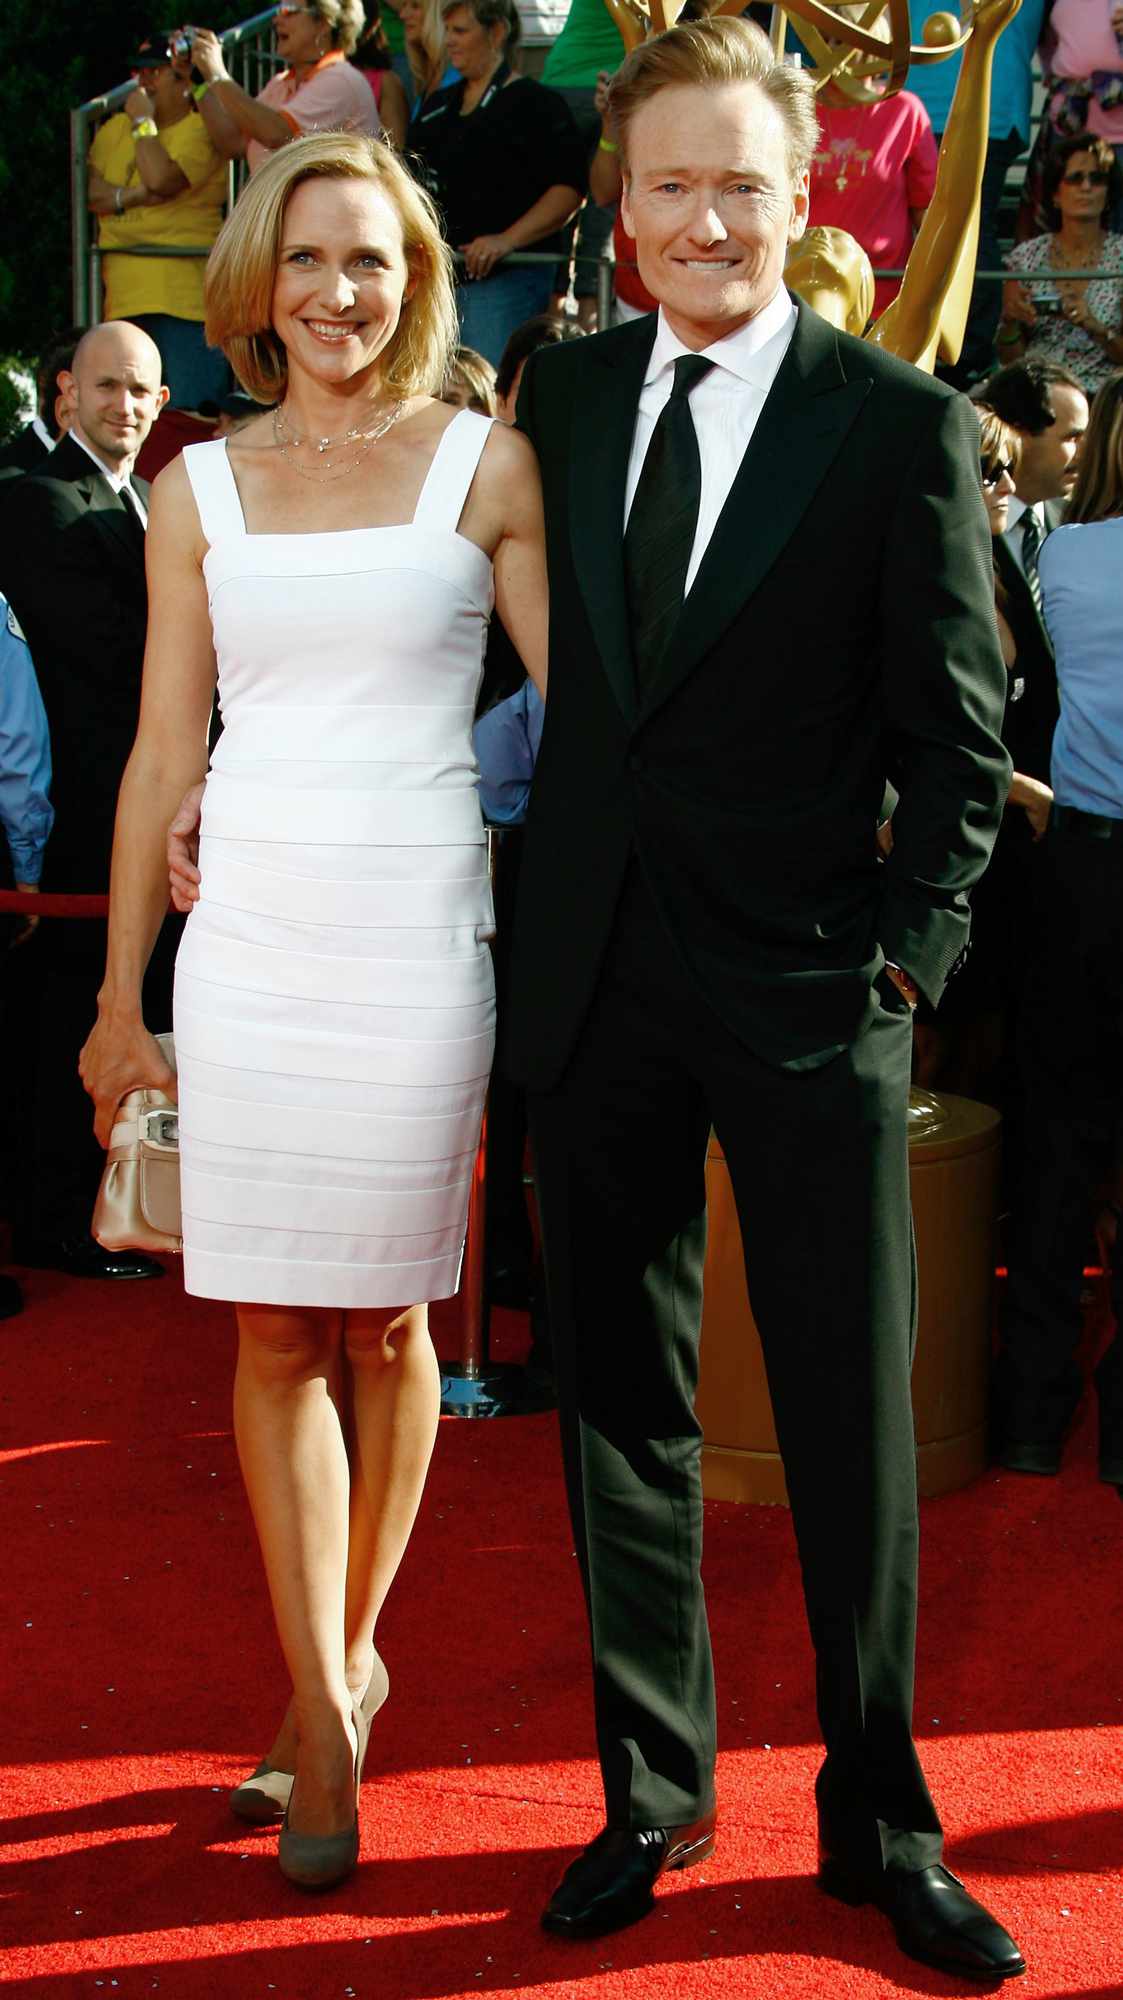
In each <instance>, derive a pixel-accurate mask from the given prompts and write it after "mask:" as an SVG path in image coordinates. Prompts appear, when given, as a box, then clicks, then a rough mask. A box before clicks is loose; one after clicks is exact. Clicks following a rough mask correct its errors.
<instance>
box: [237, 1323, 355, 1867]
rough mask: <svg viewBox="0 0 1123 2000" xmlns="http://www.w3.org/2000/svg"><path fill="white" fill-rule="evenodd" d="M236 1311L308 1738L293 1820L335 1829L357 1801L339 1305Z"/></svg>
mask: <svg viewBox="0 0 1123 2000" xmlns="http://www.w3.org/2000/svg"><path fill="white" fill-rule="evenodd" d="M237 1316H238V1368H237V1373H236V1376H235V1381H234V1435H235V1438H236V1440H237V1445H238V1457H239V1460H240V1462H241V1467H242V1477H243V1478H244V1480H245V1483H246V1492H247V1494H248V1495H249V1501H250V1507H251V1509H252V1511H253V1517H254V1522H255V1525H256V1527H257V1534H258V1540H259V1542H260V1544H261V1553H262V1557H263V1559H264V1563H265V1574H266V1578H267V1580H268V1584H269V1595H270V1598H271V1600H272V1605H273V1615H274V1618H275V1619H276V1623H277V1632H278V1636H279V1638H280V1641H281V1647H282V1650H283V1652H284V1655H285V1659H286V1662H287V1664H288V1669H289V1673H290V1675H291V1676H292V1684H293V1697H294V1708H295V1716H294V1720H295V1724H296V1728H297V1731H298V1733H299V1738H300V1746H301V1751H300V1759H299V1770H298V1774H297V1785H296V1787H295V1788H294V1792H293V1799H292V1804H291V1806H290V1813H289V1817H290V1823H291V1824H292V1825H293V1826H294V1827H295V1828H296V1829H297V1830H298V1831H300V1832H303V1833H315V1834H327V1833H336V1832H339V1831H341V1830H342V1829H343V1828H344V1827H346V1826H347V1825H349V1823H350V1821H351V1820H352V1818H353V1816H354V1810H355V1807H354V1786H353V1760H354V1734H353V1729H352V1724H351V1702H350V1695H349V1693H348V1688H347V1678H346V1665H345V1644H344V1630H345V1625H344V1619H345V1607H346V1578H347V1547H348V1534H349V1528H348V1509H349V1504H350V1478H349V1472H348V1465H347V1450H346V1446H345V1443H344V1436H343V1427H342V1425H341V1424H340V1420H339V1412H338V1410H337V1408H336V1404H335V1401H334V1399H333V1395H332V1378H333V1373H334V1371H335V1370H337V1368H338V1360H337V1358H336V1357H337V1356H338V1352H339V1345H340V1340H341V1336H342V1315H341V1314H339V1313H338V1312H325V1311H321V1310H315V1309H308V1310H296V1309H293V1310H287V1309H284V1308H281V1307H273V1306H239V1307H238V1309H237Z"/></svg>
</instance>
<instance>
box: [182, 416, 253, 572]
mask: <svg viewBox="0 0 1123 2000" xmlns="http://www.w3.org/2000/svg"><path fill="white" fill-rule="evenodd" d="M183 462H184V464H185V466H186V467H187V477H188V479H189V480H190V481H191V491H192V493H193V494H194V495H195V505H196V507H197V508H198V509H199V520H200V522H201V524H202V529H203V533H204V535H205V536H206V538H207V540H208V542H209V543H210V545H211V547H212V548H213V547H214V545H215V543H216V542H222V541H229V540H230V538H231V536H233V535H239V536H241V535H244V534H245V532H246V523H245V519H244V516H243V514H242V503H241V501H240V499H239V498H238V488H237V484H236V483H235V479H234V474H233V473H232V472H231V470H230V460H229V459H228V457H227V455H226V439H225V438H213V439H211V440H210V441H209V442H208V443H207V444H189V445H185V446H184V450H183Z"/></svg>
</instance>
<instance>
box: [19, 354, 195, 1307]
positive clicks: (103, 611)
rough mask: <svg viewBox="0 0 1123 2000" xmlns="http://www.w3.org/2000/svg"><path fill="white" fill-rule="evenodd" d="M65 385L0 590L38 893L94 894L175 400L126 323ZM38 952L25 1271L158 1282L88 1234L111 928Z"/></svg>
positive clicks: (120, 755) (132, 714)
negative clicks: (152, 496) (37, 747)
mask: <svg viewBox="0 0 1123 2000" xmlns="http://www.w3.org/2000/svg"><path fill="white" fill-rule="evenodd" d="M60 383H61V387H62V391H63V394H64V397H65V400H66V405H67V409H68V413H69V422H70V428H69V433H68V435H67V436H66V437H65V438H64V439H62V441H61V442H60V443H59V444H58V445H56V447H55V449H54V451H53V452H52V453H51V454H50V456H49V458H45V459H44V462H43V466H42V469H41V470H39V471H37V472H34V473H30V474H28V475H27V476H26V477H25V478H22V479H18V480H10V481H5V482H4V483H3V485H2V486H0V496H2V499H0V507H2V522H3V535H2V538H0V547H2V549H3V565H2V567H3V575H2V578H0V582H2V585H3V588H4V590H5V591H6V593H7V595H8V597H9V598H10V600H11V602H12V605H13V607H14V609H15V611H16V615H17V617H18V618H19V620H20V623H21V625H22V626H23V629H24V631H25V632H26V634H27V638H28V643H29V644H30V646H31V649H32V656H33V658H34V660H35V666H36V671H37V673H38V676H39V683H40V687H41V689H42V693H43V701H44V705H45V707H46V710H47V720H48V723H49V725H50V732H51V754H52V763H53V779H52V786H51V798H52V803H53V805H54V809H55V825H54V831H53V832H52V834H51V838H50V842H49V844H48V847H47V855H46V861H45V864H44V869H43V879H42V887H43V889H44V890H45V891H56V892H66V891H74V892H78V893H84V894H90V893H93V894H98V893H104V892H105V891H106V890H107V889H108V886H109V857H110V850H111V847H112V841H113V820H114V814H115V812H116V804H117V788H118V785H119V783H120V780H121V774H122V772H123V770H124V767H125V762H126V760H127V758H128V755H129V751H130V749H131V748H132V742H133V738H134V736H135V734H136V725H137V715H138V712H139V707H140V679H141V665H142V662H143V658H144V641H145V630H146V625H147V617H148V603H147V593H146V589H145V580H144V532H145V525H146V521H147V497H148V488H147V486H146V484H145V482H144V481H143V480H137V479H134V478H133V476H132V468H133V464H134V462H135V459H136V456H137V453H138V452H139V450H140V448H141V445H142V444H143V443H144V440H145V438H146V437H147V435H148V432H149V430H150V429H151V427H152V423H153V421H154V419H155V417H156V416H157V414H158V412H159V411H160V409H161V408H162V407H163V404H164V403H165V402H166V401H167V393H168V392H167V390H166V389H165V388H164V387H163V386H162V383H161V365H160V356H159V353H158V351H157V349H156V347H155V345H154V344H153V342H152V341H151V340H150V339H149V337H148V335H147V334H146V333H144V332H142V331H141V329H140V328H139V327H135V326H132V325H130V324H129V322H128V321H124V320H122V321H112V322H109V323H107V324H106V325H104V326H99V327H94V328H92V329H91V330H90V331H89V332H88V333H87V334H86V335H85V336H84V337H83V339H82V340H81V341H80V343H79V345H78V347H77V349H76V351H75V354H74V359H73V366H72V368H71V369H69V370H67V371H64V372H63V374H62V375H61V377H60ZM36 951H37V953H38V956H39V958H40V961H41V965H40V970H41V973H42V980H43V984H42V992H41V995H40V997H39V1001H38V1009H37V1020H36V1026H37V1031H38V1059H37V1061H35V1062H33V1063H32V1064H31V1065H30V1066H29V1068H30V1069H31V1070H32V1071H33V1072H34V1080H33V1085H32V1088H33V1106H32V1110H31V1121H32V1127H31V1129H32V1139H31V1153H32V1158H31V1164H30V1172H29V1179H28V1185H27V1187H26V1189H25V1213H24V1217H23V1222H22V1229H21V1235H20V1239H19V1241H18V1242H17V1249H18V1251H19V1253H20V1256H21V1259H22V1260H23V1261H25V1262H31V1263H42V1264H49V1265H52V1266H57V1267H58V1268H61V1269H65V1270H68V1271H71V1272H73V1273H75V1274H77V1275H82V1276H90V1277H141V1276H155V1275H158V1274H159V1272H160V1270H161V1267H160V1265H158V1264H156V1263H154V1262H153V1260H152V1259H151V1258H144V1257H140V1256H138V1255H136V1254H135V1253H133V1252H121V1253H112V1254H111V1253H109V1252H106V1251H103V1250H101V1249H99V1247H98V1245H97V1244H95V1243H94V1242H93V1241H92V1239H91V1237H90V1234H89V1219H90V1211H91V1208H92V1205H93V1197H94V1194H95V1193H96V1190H97V1181H98V1176H99V1174H100V1170H101V1166H102V1164H103V1161H102V1157H101V1153H100V1150H99V1148H98V1146H97V1144H96V1142H95V1141H94V1138H93V1135H92V1132H91V1131H90V1121H89V1108H88V1104H87V1100H86V1096H85V1093H84V1091H83V1089H82V1086H81V1082H80V1080H79V1078H78V1072H77V1063H78V1053H79V1050H80V1049H81V1047H82V1043H83V1042H84V1041H85V1038H86V1036H87V1034H88V1033H89V1028H90V1023H91V1021H92V1020H93V1019H94V1016H95V1014H96V1011H97V990H98V986H99V984H100V981H101V975H102V971H103V968H104V963H105V924H104V921H99V920H90V919H67V920H62V919H56V920H52V921H51V922H50V923H49V924H47V923H45V924H44V925H43V926H42V927H41V930H40V937H39V940H37V944H36ZM167 970H170V968H167V969H166V970H165V973H164V976H165V980H166V972H167ZM155 977H156V978H157V979H159V978H160V977H161V964H160V961H159V960H157V961H156V972H155ZM166 1005H168V1006H170V1000H169V1001H168V1002H167V1003H166ZM161 1018H170V1014H166V1013H162V1014H161Z"/></svg>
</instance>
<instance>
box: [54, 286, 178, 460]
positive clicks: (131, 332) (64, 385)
mask: <svg viewBox="0 0 1123 2000" xmlns="http://www.w3.org/2000/svg"><path fill="white" fill-rule="evenodd" d="M59 386H60V387H61V389H62V391H63V395H64V397H65V401H66V408H67V411H68V413H69V417H70V424H71V428H72V429H74V430H77V431H78V432H79V434H80V435H81V436H82V437H83V438H84V439H85V441H86V443H87V444H88V445H89V446H90V449H91V450H92V451H95V452H96V453H97V454H98V457H99V458H101V459H103V460H104V461H105V463H106V464H107V465H110V466H112V467H114V468H115V469H117V470H119V471H121V472H127V471H128V470H129V469H130V467H131V465H132V462H133V460H134V459H135V457H136V455H137V453H138V451H139V450H140V448H141V445H142V444H143V443H144V440H145V438H146V437H147V436H148V433H149V431H150V430H151V429H152V425H153V423H154V422H155V420H156V418H157V416H158V415H159V413H160V411H161V410H162V408H163V406H164V404H165V403H166V402H167V400H168V392H167V390H166V389H165V388H163V387H162V386H161V383H160V357H159V354H158V353H157V351H156V348H155V347H154V346H153V344H152V342H151V341H150V340H149V339H148V337H147V335H146V334H143V333H141V331H140V328H139V327H132V326H129V325H128V324H127V322H124V321H122V322H120V323H119V324H116V325H108V326H103V327H99V328H98V330H97V331H96V333H93V334H91V335H88V336H87V338H86V339H85V340H84V341H83V342H82V343H81V346H80V348H79V351H78V353H77V354H76V355H75V357H74V368H73V371H72V372H67V373H64V374H62V375H60V376H59Z"/></svg>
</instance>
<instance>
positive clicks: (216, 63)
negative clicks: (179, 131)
mask: <svg viewBox="0 0 1123 2000" xmlns="http://www.w3.org/2000/svg"><path fill="white" fill-rule="evenodd" d="M191 60H192V62H193V63H194V65H195V68H196V69H197V70H198V71H199V74H200V76H201V77H202V78H203V80H204V82H205V83H206V84H207V86H208V88H207V92H206V95H205V96H204V97H203V98H202V99H201V100H200V109H201V111H202V113H203V117H204V120H205V122H206V127H207V130H208V132H209V133H210V135H211V138H212V139H213V140H214V143H215V145H216V147H217V148H218V150H219V152H220V153H223V154H224V155H225V157H226V158H227V159H232V158H235V157H237V155H236V154H234V153H232V152H231V150H230V147H229V144H228V143H227V144H224V143H223V139H222V137H221V134H222V133H223V132H227V133H229V129H230V126H231V125H233V127H234V128H235V130H236V131H237V132H238V134H239V136H240V139H241V142H242V143H241V145H240V146H239V147H238V152H239V153H240V152H242V151H244V149H245V141H246V140H247V139H256V140H257V142H258V144H259V145H261V146H268V147H270V149H271V150H272V151H274V152H275V151H276V150H277V148H278V147H279V146H287V145H288V143H289V140H290V139H292V138H293V137H294V136H295V134H294V132H293V127H292V124H291V123H290V121H289V119H287V118H285V117H284V116H283V115H282V113H281V112H280V111H274V110H273V109H272V108H271V106H270V105H268V104H262V103H261V101H260V99H258V98H256V97H249V96H247V94H246V92H245V91H244V90H243V89H242V86H241V84H240V83H235V81H234V79H233V77H232V76H228V75H227V73H226V64H225V62H224V60H223V55H222V43H221V42H220V41H219V39H218V36H217V35H216V34H215V33H214V31H213V29H211V28H196V30H195V39H194V41H193V42H192V44H191ZM212 98H214V100H215V106H212V108H211V114H210V117H208V116H207V106H208V105H210V103H211V99H212ZM215 107H217V109H218V110H219V111H223V112H225V113H226V120H225V121H223V120H220V119H219V118H217V117H216V116H215ZM212 120H213V122H212Z"/></svg>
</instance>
